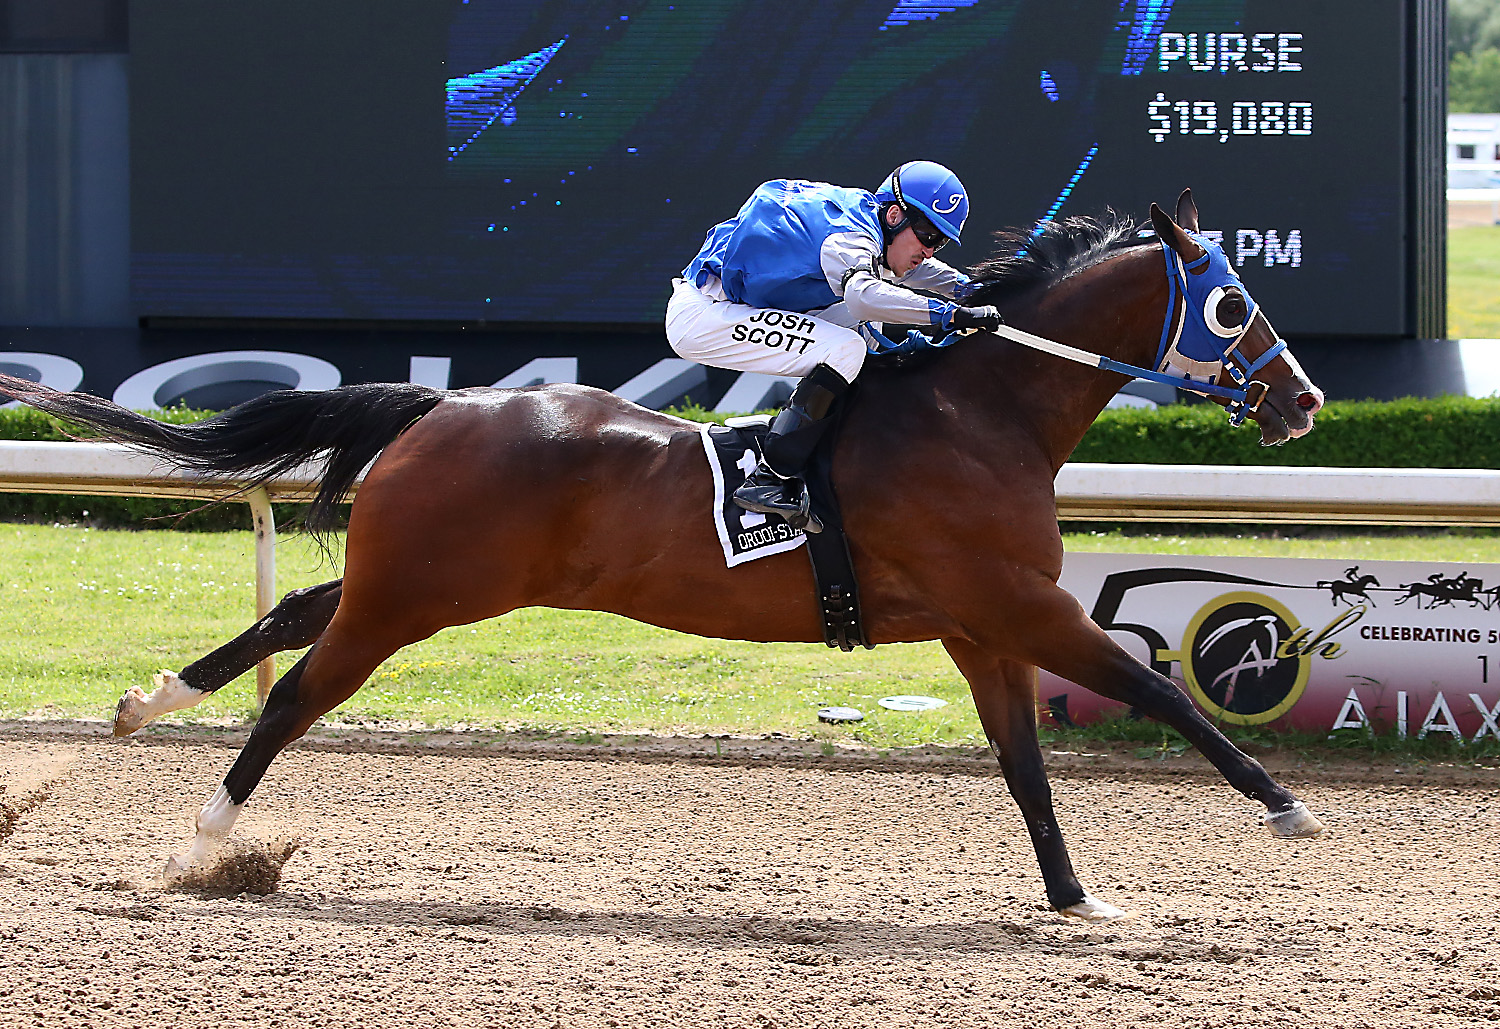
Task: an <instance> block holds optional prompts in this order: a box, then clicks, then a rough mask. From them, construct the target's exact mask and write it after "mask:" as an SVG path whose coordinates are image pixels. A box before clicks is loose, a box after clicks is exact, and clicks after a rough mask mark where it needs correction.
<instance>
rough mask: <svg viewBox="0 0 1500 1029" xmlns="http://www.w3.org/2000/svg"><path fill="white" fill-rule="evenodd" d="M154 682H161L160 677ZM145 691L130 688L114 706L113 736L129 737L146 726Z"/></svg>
mask: <svg viewBox="0 0 1500 1029" xmlns="http://www.w3.org/2000/svg"><path fill="white" fill-rule="evenodd" d="M155 678H156V680H157V681H158V682H160V681H161V675H159V674H158V675H157V676H156V677H155ZM146 721H147V719H146V691H145V690H143V689H141V688H140V687H139V686H132V687H130V689H128V690H126V691H125V695H124V696H123V697H121V698H120V702H119V703H118V704H116V705H115V735H116V736H129V735H130V734H131V733H133V732H135V731H136V730H137V729H139V728H140V727H141V726H143V725H145V724H146Z"/></svg>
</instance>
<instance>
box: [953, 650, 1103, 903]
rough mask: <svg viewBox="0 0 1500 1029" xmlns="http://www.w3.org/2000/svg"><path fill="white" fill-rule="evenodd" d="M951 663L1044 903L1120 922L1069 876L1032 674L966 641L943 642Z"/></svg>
mask: <svg viewBox="0 0 1500 1029" xmlns="http://www.w3.org/2000/svg"><path fill="white" fill-rule="evenodd" d="M943 646H944V647H946V648H947V650H948V654H949V656H951V657H952V658H953V663H954V664H956V665H958V669H959V671H960V672H962V673H963V675H964V678H965V679H967V680H968V681H969V687H970V689H971V690H972V691H973V693H974V704H975V706H976V707H977V708H978V710H979V720H980V721H981V722H982V723H983V724H984V731H985V735H986V736H987V737H989V741H990V748H991V749H992V750H993V751H994V752H995V757H996V758H998V759H999V761H1000V768H1001V769H1002V770H1003V771H1004V772H1005V784H1006V786H1008V787H1009V788H1010V795H1011V796H1012V797H1013V798H1015V801H1016V806H1017V807H1019V808H1020V809H1021V817H1022V818H1024V819H1025V821H1026V828H1027V831H1029V832H1030V833H1031V845H1032V848H1033V849H1034V850H1035V851H1036V857H1037V863H1038V864H1040V865H1041V867H1042V881H1043V882H1044V883H1045V884H1046V887H1047V901H1048V903H1050V904H1051V905H1052V906H1053V908H1055V909H1056V910H1058V911H1060V912H1062V913H1063V914H1065V915H1072V916H1074V917H1075V918H1082V919H1085V920H1086V921H1104V920H1108V919H1115V918H1124V917H1126V916H1127V914H1126V912H1124V911H1122V910H1120V909H1119V908H1117V907H1115V906H1114V905H1112V904H1106V903H1104V902H1103V901H1101V900H1096V899H1095V898H1093V897H1091V896H1089V894H1088V893H1087V892H1086V891H1085V890H1084V888H1083V885H1082V884H1081V883H1080V882H1079V881H1078V876H1077V875H1076V874H1075V873H1074V871H1073V861H1072V859H1071V858H1069V857H1068V847H1067V844H1066V843H1064V842H1063V837H1062V830H1061V829H1060V828H1059V827H1058V824H1057V815H1056V814H1055V813H1054V812H1053V809H1052V787H1051V786H1049V785H1048V783H1047V769H1046V767H1045V766H1044V765H1043V762H1042V749H1041V746H1040V745H1039V744H1038V742H1037V735H1036V669H1035V668H1033V667H1031V666H1030V665H1023V664H1020V663H1018V662H1015V661H1006V660H1002V659H1000V658H996V657H994V656H992V655H990V654H987V653H985V652H984V651H982V650H980V649H979V648H978V647H976V646H975V645H974V644H972V643H970V642H968V641H967V640H959V639H950V640H944V641H943Z"/></svg>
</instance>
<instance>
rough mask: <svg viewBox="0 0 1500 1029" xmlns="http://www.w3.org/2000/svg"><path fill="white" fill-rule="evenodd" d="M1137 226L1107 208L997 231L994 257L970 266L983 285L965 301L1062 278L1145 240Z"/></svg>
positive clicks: (988, 300) (996, 298)
mask: <svg viewBox="0 0 1500 1029" xmlns="http://www.w3.org/2000/svg"><path fill="white" fill-rule="evenodd" d="M1137 228H1138V226H1137V223H1136V222H1135V221H1134V220H1132V219H1130V218H1126V217H1124V216H1123V215H1119V214H1116V213H1115V212H1114V211H1113V210H1106V211H1105V213H1104V216H1103V217H1102V218H1093V217H1076V216H1075V217H1071V218H1064V219H1062V220H1061V221H1044V222H1039V223H1038V225H1037V227H1036V228H1035V229H1005V230H1003V231H1000V232H997V233H995V243H996V251H995V254H994V256H992V257H990V258H988V259H987V260H984V261H981V262H980V263H979V264H977V265H975V266H974V267H973V268H972V269H971V270H970V276H971V278H972V279H973V280H974V284H975V285H976V286H978V287H979V288H978V289H977V290H975V291H974V292H973V293H971V294H970V295H969V297H968V299H967V300H965V301H964V302H965V303H967V304H992V303H995V302H997V301H999V300H1000V299H1002V298H1004V297H1008V296H1013V295H1014V294H1016V293H1020V292H1023V291H1025V290H1028V289H1031V288H1033V287H1036V286H1050V285H1053V284H1054V283H1058V282H1061V281H1062V280H1063V279H1066V278H1067V277H1068V276H1070V275H1076V274H1077V273H1078V272H1081V271H1083V270H1084V269H1085V268H1091V267H1093V266H1094V265H1096V264H1098V263H1099V262H1100V261H1102V260H1104V259H1105V258H1106V257H1109V256H1110V255H1111V254H1113V253H1115V252H1116V251H1119V250H1124V249H1125V248H1127V247H1131V246H1135V245H1137V244H1139V243H1144V242H1146V241H1147V240H1146V239H1142V238H1141V237H1139V236H1138V235H1137ZM1150 238H1152V239H1154V238H1155V236H1154V234H1153V236H1152V237H1150Z"/></svg>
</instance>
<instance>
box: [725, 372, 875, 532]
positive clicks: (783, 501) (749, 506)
mask: <svg viewBox="0 0 1500 1029" xmlns="http://www.w3.org/2000/svg"><path fill="white" fill-rule="evenodd" d="M848 388H849V382H848V380H847V379H845V378H844V377H843V376H842V375H840V374H839V373H838V372H836V371H834V370H833V369H832V368H830V367H829V366H828V365H826V364H820V365H818V366H817V367H816V368H814V369H813V370H812V371H810V372H808V373H807V375H805V376H804V377H803V379H802V381H801V382H799V383H797V388H796V389H794V390H792V396H791V399H790V400H788V401H787V404H786V407H784V408H782V409H781V411H780V412H778V413H777V415H776V418H775V420H774V421H772V422H771V431H770V433H769V434H768V435H767V436H766V440H765V443H764V444H763V445H762V447H761V452H762V456H761V459H760V464H759V465H757V466H756V468H755V471H753V472H751V473H750V475H749V477H748V478H746V479H745V482H744V484H743V485H741V486H740V488H739V489H737V490H735V491H734V502H735V503H736V504H738V505H739V506H740V507H743V508H744V509H745V510H746V511H759V512H760V513H762V514H774V515H780V516H781V517H782V518H784V519H786V523H787V524H788V525H790V526H791V527H792V528H794V529H804V530H806V531H807V532H822V531H823V523H822V522H820V521H818V519H817V516H815V515H814V514H813V513H812V500H811V498H810V497H809V496H808V493H807V485H806V483H804V482H803V481H802V470H803V469H804V468H805V467H807V462H808V459H809V458H811V457H812V453H813V451H814V450H815V449H816V448H817V446H818V441H819V440H821V439H822V438H823V433H824V431H826V430H827V428H828V421H827V415H828V411H829V409H830V408H832V407H833V402H834V401H835V400H837V399H838V398H839V395H840V394H841V393H843V392H844V390H846V389H848Z"/></svg>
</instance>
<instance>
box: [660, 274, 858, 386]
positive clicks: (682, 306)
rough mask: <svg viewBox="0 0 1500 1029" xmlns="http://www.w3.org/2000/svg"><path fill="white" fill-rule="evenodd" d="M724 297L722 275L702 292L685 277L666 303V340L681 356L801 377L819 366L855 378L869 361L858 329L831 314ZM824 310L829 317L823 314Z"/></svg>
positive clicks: (838, 307)
mask: <svg viewBox="0 0 1500 1029" xmlns="http://www.w3.org/2000/svg"><path fill="white" fill-rule="evenodd" d="M714 294H718V295H719V296H720V297H722V296H723V293H722V287H720V286H719V282H718V280H717V279H713V280H711V281H710V282H709V283H706V284H705V285H704V288H703V289H702V290H700V289H698V288H697V287H696V286H694V285H693V284H692V283H690V282H687V281H685V280H683V279H677V280H675V281H674V283H673V286H672V299H671V300H670V301H669V302H668V303H667V342H668V343H670V344H671V345H672V349H673V350H674V351H676V352H677V353H678V355H680V356H682V357H685V358H687V359H688V360H690V361H697V362H698V363H699V364H706V365H709V366H711V367H714V368H732V369H734V370H736V371H742V372H761V373H763V374H766V375H794V376H798V377H801V376H803V375H806V374H807V373H808V372H810V371H812V370H813V368H815V367H817V366H818V365H820V364H826V365H828V366H830V367H831V368H833V370H834V371H836V372H838V373H839V374H840V375H842V376H843V377H844V378H845V379H847V380H848V381H850V382H853V381H854V377H855V376H856V375H858V374H859V370H860V368H861V367H862V366H863V365H864V363H865V341H864V339H863V337H861V336H860V334H859V333H858V332H856V331H855V330H854V329H852V328H850V327H848V326H845V325H840V324H838V323H837V322H835V321H831V320H829V318H828V317H826V316H827V315H831V316H832V317H835V318H836V317H838V313H837V312H838V311H840V310H841V309H842V308H843V305H842V304H835V305H834V306H833V307H832V308H829V309H828V310H827V311H826V312H811V313H807V314H802V313H799V312H796V311H778V310H775V309H766V308H758V307H750V306H748V305H746V304H736V303H735V302H734V301H732V300H729V299H727V298H724V299H715V297H714ZM819 314H824V315H825V317H818V315H819Z"/></svg>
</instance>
